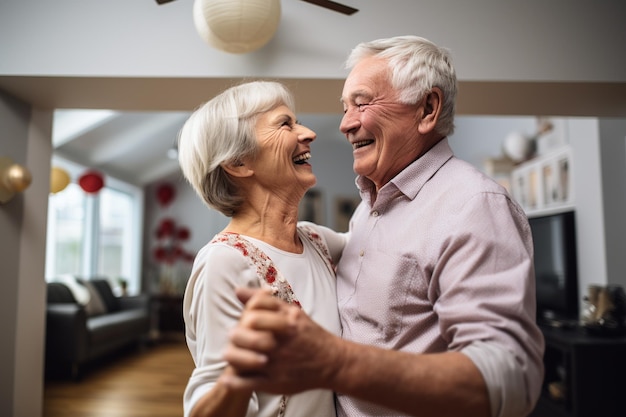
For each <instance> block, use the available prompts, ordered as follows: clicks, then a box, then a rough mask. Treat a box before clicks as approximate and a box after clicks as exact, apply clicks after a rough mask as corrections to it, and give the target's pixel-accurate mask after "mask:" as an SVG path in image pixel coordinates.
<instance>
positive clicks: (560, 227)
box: [529, 211, 579, 321]
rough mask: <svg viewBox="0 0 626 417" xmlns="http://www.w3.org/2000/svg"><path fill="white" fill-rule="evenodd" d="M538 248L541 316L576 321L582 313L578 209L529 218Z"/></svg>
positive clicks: (534, 241) (538, 301) (548, 318)
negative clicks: (575, 213) (576, 222)
mask: <svg viewBox="0 0 626 417" xmlns="http://www.w3.org/2000/svg"><path fill="white" fill-rule="evenodd" d="M529 223H530V227H531V230H532V234H533V245H534V248H535V279H536V290H537V318H538V320H542V319H544V320H548V321H553V320H565V321H575V320H577V319H578V316H579V310H578V308H579V307H578V306H579V302H578V272H577V259H576V224H575V218H574V212H573V211H569V212H564V213H558V214H552V215H547V216H542V217H533V218H530V219H529Z"/></svg>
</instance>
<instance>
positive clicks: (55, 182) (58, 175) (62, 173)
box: [50, 167, 70, 194]
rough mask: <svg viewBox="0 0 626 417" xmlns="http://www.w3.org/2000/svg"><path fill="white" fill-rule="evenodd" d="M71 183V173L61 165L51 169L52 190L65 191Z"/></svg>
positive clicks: (53, 191)
mask: <svg viewBox="0 0 626 417" xmlns="http://www.w3.org/2000/svg"><path fill="white" fill-rule="evenodd" d="M69 183H70V174H68V173H67V171H66V170H64V169H63V168H59V167H52V169H51V170H50V192H51V193H52V194H56V193H58V192H60V191H63V190H64V189H65V187H67V186H68V185H69Z"/></svg>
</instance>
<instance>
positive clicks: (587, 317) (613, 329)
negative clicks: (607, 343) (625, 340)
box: [580, 284, 626, 336]
mask: <svg viewBox="0 0 626 417" xmlns="http://www.w3.org/2000/svg"><path fill="white" fill-rule="evenodd" d="M583 303H584V304H585V308H584V309H583V311H582V314H581V323H580V324H581V325H582V327H583V328H584V329H585V330H587V332H589V333H591V334H593V335H597V336H623V335H625V334H626V293H625V292H624V288H622V287H621V286H620V285H615V284H610V285H607V286H601V285H589V286H588V288H587V295H585V296H584V297H583Z"/></svg>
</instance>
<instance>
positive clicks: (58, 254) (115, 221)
mask: <svg viewBox="0 0 626 417" xmlns="http://www.w3.org/2000/svg"><path fill="white" fill-rule="evenodd" d="M53 164H54V165H56V166H61V167H63V168H64V169H66V170H67V171H68V172H69V173H70V176H71V177H72V178H73V179H74V182H72V183H70V184H69V185H68V186H67V188H66V189H64V190H63V191H61V192H59V193H57V194H51V195H50V198H49V206H48V237H47V247H46V279H47V280H53V279H54V278H55V277H58V276H60V275H65V274H71V275H76V276H80V277H86V278H89V277H94V276H100V277H106V278H109V280H110V281H111V284H112V286H113V288H119V280H120V279H124V280H125V281H126V282H127V285H128V292H129V293H131V294H136V293H138V292H139V291H140V290H141V272H140V268H141V262H140V259H141V225H142V223H143V222H142V212H143V191H142V190H141V189H140V188H139V187H136V186H134V185H132V184H128V183H125V182H122V181H120V180H117V179H115V178H112V177H109V176H107V177H106V179H105V186H104V188H103V189H102V190H100V191H99V192H98V193H97V194H87V193H85V192H84V191H83V189H82V188H81V187H80V186H79V185H77V184H76V183H75V182H76V178H78V177H79V176H80V175H81V174H82V172H84V171H85V170H86V168H85V167H81V166H78V165H76V164H73V163H70V162H68V161H64V160H61V159H59V158H55V160H54V161H53Z"/></svg>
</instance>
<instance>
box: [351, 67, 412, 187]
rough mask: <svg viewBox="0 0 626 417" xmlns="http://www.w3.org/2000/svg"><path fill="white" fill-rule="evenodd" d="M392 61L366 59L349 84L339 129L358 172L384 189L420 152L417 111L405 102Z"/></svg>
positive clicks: (352, 75)
mask: <svg viewBox="0 0 626 417" xmlns="http://www.w3.org/2000/svg"><path fill="white" fill-rule="evenodd" d="M389 74H390V71H389V68H388V66H387V62H386V61H384V60H382V59H380V58H373V57H370V58H365V59H363V60H362V61H361V62H359V63H358V64H357V65H355V66H354V68H353V69H352V71H351V72H350V74H349V75H348V77H347V79H346V82H345V84H344V88H343V93H342V102H343V108H344V116H343V119H342V121H341V125H340V130H341V132H342V133H343V134H344V135H346V138H347V139H348V141H349V142H350V143H351V144H352V149H353V157H354V165H353V169H354V172H355V173H357V174H358V175H362V176H365V177H367V178H369V179H370V180H372V181H373V182H374V183H375V184H376V188H377V189H379V188H380V187H382V186H383V185H384V184H386V183H387V182H388V181H389V180H391V179H392V178H393V177H395V176H396V175H397V174H398V173H399V172H400V171H402V169H404V168H405V167H406V166H407V165H409V164H410V163H411V162H412V161H413V160H415V159H416V158H417V157H418V156H419V155H420V152H421V146H420V142H419V133H418V117H417V113H416V112H417V111H418V108H419V106H418V105H414V104H404V103H400V102H399V100H398V92H397V91H395V90H394V89H393V87H392V85H391V81H390V80H389Z"/></svg>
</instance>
